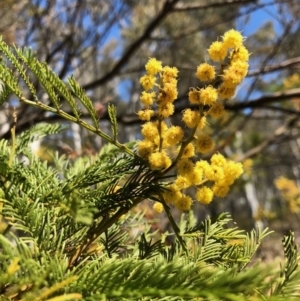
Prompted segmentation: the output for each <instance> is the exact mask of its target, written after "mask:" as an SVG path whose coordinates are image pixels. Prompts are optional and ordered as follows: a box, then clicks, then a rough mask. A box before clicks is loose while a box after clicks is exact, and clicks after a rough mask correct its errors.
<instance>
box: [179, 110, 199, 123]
mask: <svg viewBox="0 0 300 301" xmlns="http://www.w3.org/2000/svg"><path fill="white" fill-rule="evenodd" d="M182 121H183V122H184V123H185V125H186V126H187V127H188V128H195V127H196V126H197V125H198V124H199V121H200V113H199V111H193V110H191V109H186V110H184V111H183V114H182Z"/></svg>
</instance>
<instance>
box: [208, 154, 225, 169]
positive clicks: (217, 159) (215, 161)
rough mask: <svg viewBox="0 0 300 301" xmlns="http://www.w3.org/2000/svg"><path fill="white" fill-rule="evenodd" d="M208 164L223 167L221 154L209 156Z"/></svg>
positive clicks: (223, 159)
mask: <svg viewBox="0 0 300 301" xmlns="http://www.w3.org/2000/svg"><path fill="white" fill-rule="evenodd" d="M210 162H211V164H212V165H216V166H220V167H223V166H224V165H225V164H226V159H225V158H224V156H223V155H222V154H220V153H217V154H213V155H212V156H211V158H210Z"/></svg>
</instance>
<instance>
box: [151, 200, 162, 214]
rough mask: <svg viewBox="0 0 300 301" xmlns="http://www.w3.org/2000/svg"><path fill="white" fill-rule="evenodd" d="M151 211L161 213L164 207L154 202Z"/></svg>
mask: <svg viewBox="0 0 300 301" xmlns="http://www.w3.org/2000/svg"><path fill="white" fill-rule="evenodd" d="M153 210H154V211H155V212H157V213H162V212H163V211H164V206H163V204H162V203H159V202H155V203H154V205H153Z"/></svg>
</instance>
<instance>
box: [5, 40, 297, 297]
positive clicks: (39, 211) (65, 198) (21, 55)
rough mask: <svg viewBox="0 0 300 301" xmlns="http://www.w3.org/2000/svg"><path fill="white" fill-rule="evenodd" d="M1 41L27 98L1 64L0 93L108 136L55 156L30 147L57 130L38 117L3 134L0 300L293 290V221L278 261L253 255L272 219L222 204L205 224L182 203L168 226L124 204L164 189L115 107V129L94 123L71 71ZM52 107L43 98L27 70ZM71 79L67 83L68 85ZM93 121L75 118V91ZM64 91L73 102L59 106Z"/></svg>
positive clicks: (293, 293) (294, 293)
mask: <svg viewBox="0 0 300 301" xmlns="http://www.w3.org/2000/svg"><path fill="white" fill-rule="evenodd" d="M0 51H2V53H3V54H4V55H5V56H6V58H7V59H8V60H9V61H10V63H11V64H12V65H13V66H14V68H15V69H16V70H17V71H18V74H19V76H20V78H22V83H25V84H26V85H27V87H28V90H29V92H30V93H31V94H32V95H31V97H32V98H33V101H32V100H29V99H27V98H25V96H24V95H23V89H22V88H21V87H22V85H21V82H20V81H18V79H17V77H16V76H15V75H14V73H13V72H12V71H11V69H10V68H11V67H10V66H8V65H5V64H4V63H2V64H1V65H0V78H1V80H2V81H3V85H4V89H3V90H2V92H1V99H2V100H3V101H4V100H8V96H9V95H10V94H11V93H14V94H15V96H17V97H18V98H19V100H20V101H22V102H23V103H24V104H26V105H31V106H35V107H38V108H40V109H42V110H46V111H48V112H52V113H55V114H58V115H59V116H60V117H62V118H64V119H66V120H68V121H71V122H76V123H78V124H79V125H80V126H82V127H85V128H86V129H88V130H90V131H91V132H94V133H95V134H98V135H100V136H101V137H102V138H105V139H106V140H107V141H108V142H111V145H108V146H106V147H104V148H103V149H102V150H101V151H100V153H99V154H98V155H97V156H95V157H83V158H79V159H77V160H76V161H75V162H74V163H72V162H70V161H68V160H66V158H64V157H59V156H57V155H56V156H55V157H54V158H53V164H52V165H51V166H50V165H49V164H48V163H47V162H42V161H41V160H40V159H39V158H38V157H37V156H35V155H34V154H32V153H31V151H30V147H29V144H30V143H31V142H32V141H34V140H35V139H39V138H40V137H43V136H44V135H49V134H55V133H58V132H59V131H61V130H63V128H62V127H61V126H59V125H46V124H40V125H37V126H35V127H33V128H31V129H29V130H28V131H26V132H24V133H23V134H21V135H20V136H18V137H15V125H14V126H13V127H12V131H11V132H12V139H11V142H10V141H7V140H1V141H0V210H1V212H0V213H1V215H0V218H1V219H0V275H1V277H0V298H1V299H0V300H13V301H14V300H23V301H27V300H28V301H31V300H39V301H42V300H48V301H66V300H86V301H93V300H95V301H96V300H213V301H215V300H232V301H237V300H239V301H242V300H286V299H287V298H288V300H292V299H295V300H296V299H297V298H299V280H300V273H299V270H298V259H299V258H298V256H299V255H298V252H297V248H296V246H295V243H294V236H293V234H292V233H291V232H290V233H288V234H287V235H286V236H285V237H284V240H283V243H284V252H285V262H284V265H283V266H282V267H281V269H280V270H279V271H277V270H276V269H275V268H271V267H266V266H265V265H263V264H259V265H255V266H252V267H250V265H249V263H251V259H252V258H253V255H254V254H255V252H256V250H257V248H258V247H259V245H260V243H261V240H262V239H263V238H264V237H265V236H266V235H267V234H268V230H264V231H262V230H260V229H257V230H253V231H251V232H250V233H245V232H244V231H242V230H240V229H238V228H237V227H232V226H230V222H231V218H230V216H229V215H228V214H226V213H223V214H221V215H220V216H219V218H218V219H217V220H216V221H215V222H214V223H212V221H211V220H210V219H209V218H207V219H206V220H204V221H202V222H198V221H196V220H195V218H194V217H193V215H192V213H190V214H189V215H188V214H183V215H182V219H181V222H180V223H179V225H176V224H175V222H174V220H173V218H172V215H171V213H170V210H169V208H168V206H167V205H166V204H163V205H164V208H165V210H166V213H167V216H168V218H169V219H170V222H171V225H172V226H173V230H174V233H171V234H170V233H161V234H160V238H158V239H157V236H156V235H157V233H155V232H152V231H151V221H145V216H144V214H142V213H134V212H133V211H131V209H132V208H133V207H135V206H136V205H138V204H139V203H140V202H142V201H143V200H146V199H149V200H157V201H161V200H160V198H159V197H160V195H161V194H162V192H163V190H164V189H165V188H164V186H163V184H161V183H160V180H162V178H163V177H162V176H161V174H160V173H159V171H153V170H151V169H150V168H149V167H148V165H147V164H146V163H145V162H144V161H143V160H141V159H140V158H139V157H137V156H136V155H135V154H134V152H133V150H132V147H133V145H132V144H129V145H123V144H120V143H119V142H118V141H117V140H116V137H117V122H116V110H115V108H114V107H113V106H110V107H109V115H110V119H111V122H112V128H113V137H110V136H108V135H107V134H105V133H104V132H102V131H101V130H100V129H99V128H98V122H97V120H98V119H97V118H98V117H97V116H96V112H95V110H94V109H93V106H92V103H91V102H90V100H89V99H88V97H87V96H86V95H85V94H84V91H83V90H82V89H81V88H80V87H79V85H78V84H77V83H76V82H75V80H74V79H73V78H71V79H70V80H69V86H67V85H66V84H65V83H64V82H63V81H61V80H60V79H59V78H58V76H57V75H56V74H55V73H54V72H53V71H51V70H50V69H49V67H48V66H46V65H45V64H42V63H40V62H38V61H37V60H36V59H35V58H34V57H33V55H32V53H31V52H30V51H28V50H26V49H25V50H20V49H17V48H14V50H13V51H12V50H11V49H9V48H8V47H7V46H6V45H5V44H4V43H3V42H1V43H0ZM32 74H34V75H35V76H36V79H37V80H38V82H39V83H40V84H42V85H43V86H44V88H45V92H46V93H47V95H48V96H49V99H50V100H51V101H52V103H53V106H54V107H52V106H49V105H47V104H43V103H41V102H40V101H39V100H38V96H37V95H36V93H35V90H34V85H33V83H32V80H31V76H32ZM69 89H70V90H69ZM73 96H76V97H77V100H78V101H79V103H81V104H82V105H83V107H85V108H86V109H87V111H88V114H89V115H90V117H91V120H92V121H93V123H94V124H93V125H90V124H88V123H85V122H84V121H83V120H82V119H80V112H79V110H78V106H77V103H76V101H75V98H73ZM62 100H64V101H66V102H67V103H68V104H69V106H70V108H71V111H72V113H70V114H69V113H67V112H64V111H63V110H62V109H61V105H62Z"/></svg>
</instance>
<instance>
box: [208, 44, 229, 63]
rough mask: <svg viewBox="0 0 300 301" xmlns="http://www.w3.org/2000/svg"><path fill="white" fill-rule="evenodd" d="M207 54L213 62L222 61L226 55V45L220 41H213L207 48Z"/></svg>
mask: <svg viewBox="0 0 300 301" xmlns="http://www.w3.org/2000/svg"><path fill="white" fill-rule="evenodd" d="M208 54H209V56H210V58H211V59H212V60H213V61H215V62H221V61H224V59H225V58H226V55H227V47H226V46H225V45H224V43H222V42H219V41H216V42H213V43H212V44H211V45H210V47H209V48H208Z"/></svg>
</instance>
